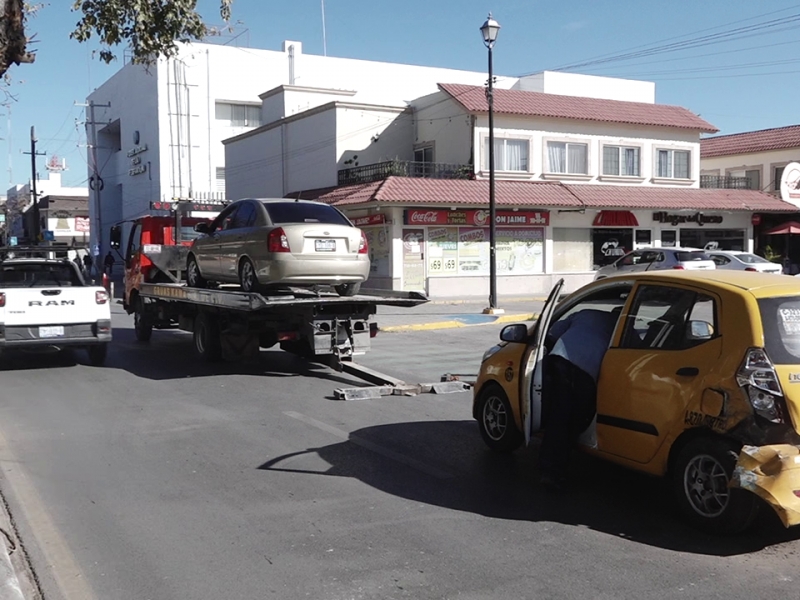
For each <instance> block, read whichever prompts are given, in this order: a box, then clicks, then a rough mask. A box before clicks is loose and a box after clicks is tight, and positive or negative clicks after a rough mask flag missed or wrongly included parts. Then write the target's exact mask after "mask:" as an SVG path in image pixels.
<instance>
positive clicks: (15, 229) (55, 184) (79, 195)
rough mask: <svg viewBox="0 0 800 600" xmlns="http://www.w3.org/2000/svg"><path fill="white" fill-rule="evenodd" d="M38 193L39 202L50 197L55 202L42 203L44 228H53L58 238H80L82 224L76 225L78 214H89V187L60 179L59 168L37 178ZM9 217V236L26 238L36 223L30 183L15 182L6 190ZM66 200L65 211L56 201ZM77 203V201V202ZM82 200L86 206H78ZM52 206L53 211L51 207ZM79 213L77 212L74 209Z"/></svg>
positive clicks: (47, 229)
mask: <svg viewBox="0 0 800 600" xmlns="http://www.w3.org/2000/svg"><path fill="white" fill-rule="evenodd" d="M36 195H37V196H38V197H39V200H40V203H41V200H42V199H43V198H47V197H49V199H52V202H50V201H48V202H46V203H45V204H46V206H47V208H45V205H41V206H40V218H41V227H40V229H41V231H53V232H54V233H55V235H56V237H57V238H59V240H58V241H62V242H63V241H67V242H68V241H71V240H72V238H73V237H77V239H78V240H79V241H81V240H82V239H83V235H82V231H79V230H82V229H83V227H82V226H81V225H80V224H77V225H76V218H83V217H84V216H85V214H86V210H85V208H86V202H87V198H88V195H89V189H88V188H86V187H81V186H75V187H68V186H64V185H63V184H62V181H61V173H60V172H57V171H48V174H47V179H37V180H36ZM6 197H7V200H6V203H5V204H6V205H5V210H6V219H7V231H8V235H9V236H15V237H17V238H19V239H24V238H27V237H28V236H29V234H30V229H31V225H32V223H33V215H32V212H33V211H32V210H31V208H32V206H33V201H32V187H31V183H30V182H28V183H25V184H20V185H15V186H14V187H11V188H9V189H8V191H7V192H6ZM57 198H59V199H61V200H60V201H61V202H63V203H64V204H65V207H67V208H65V209H64V210H63V214H62V212H61V211H60V208H59V207H58V206H57V205H56V203H57V202H59V200H57ZM76 203H77V204H76ZM78 204H82V205H83V207H84V210H82V211H81V210H77V208H76V207H77V205H78ZM49 209H52V214H50V210H49ZM76 212H77V213H80V215H79V216H76V215H75V214H74V213H76Z"/></svg>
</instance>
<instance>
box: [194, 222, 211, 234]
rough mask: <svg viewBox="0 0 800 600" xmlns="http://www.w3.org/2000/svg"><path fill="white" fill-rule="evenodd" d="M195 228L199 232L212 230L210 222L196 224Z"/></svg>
mask: <svg viewBox="0 0 800 600" xmlns="http://www.w3.org/2000/svg"><path fill="white" fill-rule="evenodd" d="M194 230H195V231H196V232H197V233H208V232H209V231H211V228H210V227H209V226H208V223H206V222H203V223H198V224H197V225H195V226H194Z"/></svg>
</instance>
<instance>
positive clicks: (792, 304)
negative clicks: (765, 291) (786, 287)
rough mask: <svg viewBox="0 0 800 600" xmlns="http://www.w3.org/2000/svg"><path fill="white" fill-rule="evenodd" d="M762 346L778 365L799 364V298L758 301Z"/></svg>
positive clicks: (763, 299) (786, 297)
mask: <svg viewBox="0 0 800 600" xmlns="http://www.w3.org/2000/svg"><path fill="white" fill-rule="evenodd" d="M758 308H759V310H760V312H761V324H762V326H763V327H764V346H765V347H766V349H767V354H769V357H770V358H771V359H772V362H773V363H775V364H778V365H796V364H800V296H784V297H780V298H762V299H760V300H759V301H758Z"/></svg>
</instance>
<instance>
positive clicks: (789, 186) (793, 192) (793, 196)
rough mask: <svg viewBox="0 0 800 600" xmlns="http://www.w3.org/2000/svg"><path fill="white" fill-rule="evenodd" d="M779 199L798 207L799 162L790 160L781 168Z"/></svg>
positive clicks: (799, 195) (799, 202)
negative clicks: (790, 161)
mask: <svg viewBox="0 0 800 600" xmlns="http://www.w3.org/2000/svg"><path fill="white" fill-rule="evenodd" d="M781 199H782V200H783V201H784V202H789V203H790V204H794V205H795V206H797V207H799V208H800V163H796V162H792V163H789V164H788V165H786V166H785V167H784V168H783V175H781Z"/></svg>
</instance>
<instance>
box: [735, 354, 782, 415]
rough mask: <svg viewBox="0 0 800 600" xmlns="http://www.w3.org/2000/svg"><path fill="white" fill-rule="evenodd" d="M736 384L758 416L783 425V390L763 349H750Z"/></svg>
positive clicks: (737, 376)
mask: <svg viewBox="0 0 800 600" xmlns="http://www.w3.org/2000/svg"><path fill="white" fill-rule="evenodd" d="M736 383H738V384H739V387H740V388H742V390H743V391H744V392H745V394H747V398H748V400H750V404H751V405H752V407H753V410H754V411H755V412H756V414H757V415H759V416H761V417H763V418H765V419H766V420H768V421H771V422H772V423H783V422H784V420H783V407H782V403H781V401H780V399H781V398H782V397H783V389H782V388H781V383H780V381H779V380H778V373H777V372H776V371H775V367H774V366H773V365H772V361H771V360H770V359H769V356H767V352H766V351H765V350H764V349H763V348H750V349H748V350H747V353H746V354H745V357H744V361H742V366H740V367H739V370H738V371H737V372H736Z"/></svg>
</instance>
